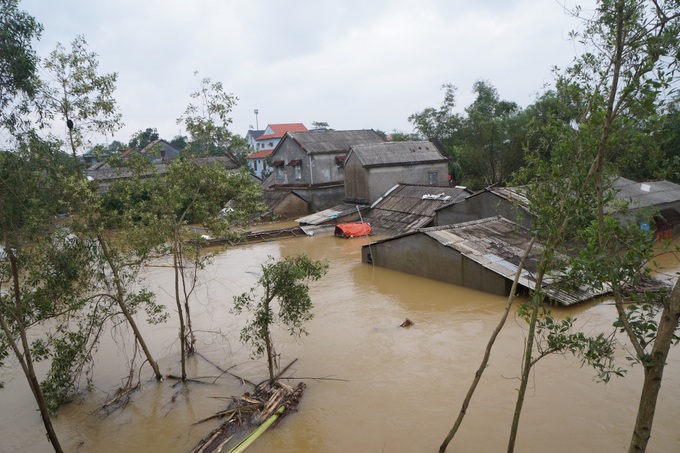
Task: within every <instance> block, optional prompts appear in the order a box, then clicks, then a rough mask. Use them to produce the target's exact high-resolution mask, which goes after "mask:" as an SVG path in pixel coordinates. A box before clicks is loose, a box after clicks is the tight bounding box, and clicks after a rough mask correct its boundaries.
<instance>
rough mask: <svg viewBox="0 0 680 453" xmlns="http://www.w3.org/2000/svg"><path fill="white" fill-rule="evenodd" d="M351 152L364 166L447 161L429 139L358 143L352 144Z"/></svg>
mask: <svg viewBox="0 0 680 453" xmlns="http://www.w3.org/2000/svg"><path fill="white" fill-rule="evenodd" d="M350 153H351V154H354V155H356V157H357V158H358V159H359V162H361V165H363V166H364V167H375V166H383V165H400V164H401V165H407V164H418V163H431V162H446V161H447V159H446V157H444V156H443V155H442V154H441V153H440V152H439V150H438V149H437V147H436V146H434V144H433V143H432V142H429V141H407V142H383V143H370V144H363V145H358V144H357V145H352V149H351V151H350Z"/></svg>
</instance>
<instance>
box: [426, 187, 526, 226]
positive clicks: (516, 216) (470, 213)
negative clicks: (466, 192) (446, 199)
mask: <svg viewBox="0 0 680 453" xmlns="http://www.w3.org/2000/svg"><path fill="white" fill-rule="evenodd" d="M498 215H499V216H502V217H504V218H506V219H509V220H512V221H515V222H517V223H519V224H520V225H522V226H524V227H525V228H531V225H532V223H533V214H531V213H530V212H529V201H528V200H527V199H526V197H525V196H524V194H523V191H522V190H520V189H517V188H514V187H490V188H487V189H484V190H481V191H479V192H476V193H474V194H472V195H470V196H469V197H467V198H465V199H464V200H458V201H455V200H454V201H452V202H451V203H448V204H446V205H444V206H441V207H439V208H438V209H437V211H436V213H435V221H434V224H435V225H440V226H441V225H453V224H456V223H462V222H469V221H471V220H480V219H485V218H488V217H494V216H498Z"/></svg>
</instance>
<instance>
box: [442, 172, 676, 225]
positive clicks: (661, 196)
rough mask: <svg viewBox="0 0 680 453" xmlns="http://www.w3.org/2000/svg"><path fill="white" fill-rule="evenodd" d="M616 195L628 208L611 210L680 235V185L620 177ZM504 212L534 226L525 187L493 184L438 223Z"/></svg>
mask: <svg viewBox="0 0 680 453" xmlns="http://www.w3.org/2000/svg"><path fill="white" fill-rule="evenodd" d="M611 189H612V190H613V191H614V199H615V200H616V201H618V202H625V203H626V204H627V210H626V212H623V213H616V212H614V209H616V203H614V204H612V205H611V206H610V209H609V212H610V213H611V214H614V215H615V216H616V217H618V218H620V219H622V220H624V221H627V222H637V221H638V219H637V216H642V217H643V222H644V223H645V224H648V225H649V226H650V228H653V229H655V230H656V232H657V235H658V236H659V237H660V238H669V237H677V236H678V235H680V185H678V184H674V183H672V182H669V181H647V182H635V181H631V180H630V179H626V178H616V180H614V181H613V183H612V188H611ZM496 215H500V216H503V217H505V218H506V219H510V220H513V221H515V222H517V223H519V224H521V225H522V226H524V227H526V228H531V226H532V224H533V220H534V215H533V214H532V213H531V211H530V209H529V200H528V199H527V198H526V196H525V194H524V190H523V188H521V187H491V188H487V189H484V190H482V191H480V192H477V193H475V194H473V195H471V196H470V197H468V198H466V199H465V200H462V201H459V202H454V203H450V204H447V205H445V206H442V207H440V208H439V209H437V212H436V216H435V225H451V224H455V223H460V222H468V221H471V220H479V219H484V218H487V217H491V216H496Z"/></svg>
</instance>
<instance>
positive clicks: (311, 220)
mask: <svg viewBox="0 0 680 453" xmlns="http://www.w3.org/2000/svg"><path fill="white" fill-rule="evenodd" d="M352 214H357V217H358V212H357V206H356V205H352V204H341V205H337V206H334V207H332V208H329V209H326V210H324V211H319V212H316V213H314V214H310V215H308V216H305V217H301V218H299V219H295V221H296V222H298V223H299V224H300V225H322V224H324V223H327V222H329V221H331V220H336V219H340V218H342V217H345V216H349V215H352Z"/></svg>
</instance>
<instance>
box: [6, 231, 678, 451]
mask: <svg viewBox="0 0 680 453" xmlns="http://www.w3.org/2000/svg"><path fill="white" fill-rule="evenodd" d="M365 242H366V240H365V239H352V240H343V239H337V238H334V237H331V236H318V237H310V238H299V239H287V240H281V241H278V242H267V243H262V244H254V245H249V246H241V247H235V248H230V249H229V250H227V251H226V252H224V253H221V254H220V255H218V256H217V257H216V258H215V259H214V261H213V263H212V265H210V266H209V267H208V268H207V269H206V270H205V271H204V272H203V273H202V274H201V277H200V280H201V286H200V288H199V290H198V293H197V296H198V297H197V299H196V300H194V301H193V308H192V321H193V324H194V328H195V329H196V331H197V335H198V343H197V350H198V351H200V352H201V353H202V354H203V355H205V356H206V357H207V358H209V359H210V360H212V361H213V362H214V363H216V364H218V365H219V366H220V367H222V368H229V367H234V368H232V369H231V371H232V372H234V373H235V374H237V375H240V376H242V377H244V378H247V379H250V380H251V381H255V382H259V381H262V380H264V379H265V378H266V376H267V371H266V363H265V361H264V360H260V361H257V362H254V361H251V360H250V359H249V350H248V349H247V348H245V347H244V346H242V345H241V344H240V343H239V330H240V328H241V327H242V325H243V322H244V319H245V317H244V316H235V315H233V314H231V313H230V311H229V310H230V307H231V305H232V298H233V296H234V295H235V294H239V293H241V292H244V291H247V290H248V289H249V288H250V287H251V286H252V285H253V284H254V282H255V280H256V279H257V276H258V273H259V271H260V268H259V266H260V264H261V263H262V262H263V261H264V260H266V259H267V257H268V256H272V257H274V258H280V257H284V256H288V255H292V254H297V253H306V254H307V255H309V256H310V257H312V258H314V259H327V260H328V262H329V263H330V268H329V271H328V274H327V275H326V276H325V277H324V278H323V279H322V280H320V281H318V282H314V283H312V284H311V297H312V300H313V302H314V305H315V309H314V313H315V318H314V319H313V320H312V321H311V322H310V323H309V324H308V326H307V328H308V331H309V336H307V337H304V338H302V339H299V340H298V339H293V338H290V337H289V336H288V335H287V334H286V333H285V332H283V331H280V330H277V331H275V334H274V335H275V344H276V345H277V351H278V352H279V353H280V354H281V364H282V365H286V364H288V363H289V362H290V361H292V360H293V359H295V358H297V359H298V361H297V362H296V363H295V364H294V365H293V367H292V368H291V373H290V374H292V375H293V376H294V377H296V379H293V380H291V381H290V383H291V385H294V384H296V383H297V382H298V381H299V380H301V379H304V381H305V382H306V383H307V389H306V392H305V394H304V397H303V399H302V402H301V404H300V407H299V411H298V412H297V413H293V414H291V415H289V416H288V417H287V418H285V419H284V420H283V421H282V422H281V423H280V424H278V425H275V426H274V427H273V428H271V429H270V430H269V431H268V432H267V433H265V435H263V436H262V437H261V438H260V439H259V440H258V441H257V442H256V443H255V444H254V445H253V446H252V447H250V448H249V449H248V452H249V453H263V452H290V453H293V452H338V453H340V452H436V451H437V449H438V447H439V445H440V444H441V442H442V440H443V439H444V437H445V436H446V434H447V433H448V431H449V429H450V428H451V426H452V424H453V421H454V420H455V418H456V416H457V414H458V411H459V410H460V405H461V403H462V400H463V398H464V396H465V394H466V392H467V390H468V387H469V385H470V383H471V380H472V378H473V376H474V373H475V371H476V369H477V367H478V366H479V363H480V360H481V357H482V353H483V350H484V347H485V345H486V343H487V341H488V338H489V335H490V334H491V332H492V331H493V329H494V327H495V326H496V324H497V322H498V320H499V318H500V316H501V313H502V311H503V308H504V305H505V298H503V297H497V296H492V295H489V294H485V293H482V292H477V291H472V290H467V289H465V288H461V287H457V286H453V285H448V284H444V283H440V282H437V281H434V280H428V279H424V278H419V277H414V276H410V275H406V274H402V273H398V272H394V271H390V270H386V269H382V268H377V267H372V266H371V265H368V264H362V263H361V259H360V246H361V245H362V244H363V243H365ZM669 265H670V266H677V263H673V262H671V263H670V264H669ZM146 279H147V283H148V285H149V286H150V287H151V288H152V289H153V290H155V291H156V293H157V295H158V297H159V300H161V301H162V302H164V303H166V304H168V306H169V307H172V305H171V304H172V303H173V302H172V298H171V292H172V288H173V286H172V285H173V284H172V269H170V268H167V267H149V268H148V270H147V272H146ZM170 312H171V315H172V316H171V318H170V320H169V321H168V322H167V323H166V324H164V325H161V326H147V325H144V327H143V332H144V334H145V336H146V338H147V341H149V342H150V345H151V347H152V350H153V353H154V354H155V356H156V357H157V358H158V359H159V361H160V365H161V368H162V372H163V373H165V374H179V363H178V353H177V346H178V344H177V328H176V325H177V319H176V314H175V312H174V310H173V309H172V308H170ZM553 313H554V314H555V315H556V316H558V317H564V316H572V317H576V318H578V320H577V322H576V325H577V326H578V327H579V328H580V329H582V330H583V331H585V332H586V333H596V332H600V331H609V329H610V328H611V323H612V321H613V319H614V317H615V310H614V307H613V306H612V305H611V303H610V302H609V301H607V300H606V299H605V300H601V301H598V302H591V303H586V304H581V305H579V306H577V307H572V308H568V309H567V308H559V307H556V308H553ZM405 318H409V319H411V320H412V321H413V322H414V325H413V326H411V327H410V328H400V327H399V325H400V324H401V323H402V322H403V321H404V319H405ZM524 333H525V326H524V324H523V322H522V321H521V320H519V319H517V318H516V317H515V316H514V314H513V315H511V317H510V318H509V319H508V322H507V324H506V327H505V329H504V330H503V332H502V333H501V335H500V336H499V337H498V341H497V343H496V346H495V347H494V349H493V352H492V354H491V360H490V362H489V366H488V368H487V369H486V371H485V374H484V377H483V378H482V381H481V383H480V385H479V386H478V388H477V392H476V394H475V396H474V398H473V400H472V403H471V405H470V407H469V409H468V414H467V416H466V418H465V420H464V422H463V424H462V427H461V429H460V430H459V433H458V435H457V436H456V437H455V438H454V440H453V441H452V443H451V444H450V446H449V450H448V451H452V452H453V451H465V452H497V451H505V449H506V444H507V439H508V434H509V429H510V423H511V420H512V413H513V410H514V404H515V399H516V395H517V393H516V391H515V389H516V388H517V387H518V385H519V383H518V380H517V377H518V375H519V371H520V361H521V358H522V347H523V340H524ZM129 337H130V332H129V331H128V330H127V329H125V328H120V329H118V330H117V331H115V332H112V333H110V334H107V337H106V339H105V341H104V343H103V344H102V346H101V349H100V353H99V356H98V361H97V365H96V374H95V377H94V389H93V391H92V392H89V393H87V392H86V393H83V395H82V397H81V399H80V400H79V401H77V402H74V403H72V404H69V405H67V406H66V407H64V408H63V409H61V410H60V411H59V415H58V417H57V418H56V419H55V424H56V430H57V433H58V434H59V436H60V439H61V441H62V445H64V446H65V449H66V450H67V451H71V452H101V451H106V452H163V453H171V452H186V451H188V450H190V449H191V448H192V447H193V446H194V445H195V444H196V443H197V442H198V441H199V440H200V439H201V438H202V437H203V436H205V435H207V434H208V433H209V432H210V430H211V429H213V428H214V427H216V426H217V424H218V422H215V421H213V422H208V423H203V424H198V425H194V423H195V422H196V421H198V420H200V419H202V418H204V417H208V416H210V415H212V414H213V413H215V412H216V411H218V410H219V409H222V408H224V407H226V405H227V401H226V400H224V399H221V398H225V397H228V396H231V395H240V394H242V393H243V392H244V391H247V390H249V388H248V387H247V386H243V385H242V384H241V382H240V381H238V380H237V379H235V378H233V377H230V376H226V375H222V376H220V372H219V371H218V370H217V369H216V368H215V367H214V366H212V365H211V364H209V363H208V362H206V361H205V360H203V359H202V358H200V357H197V356H194V357H192V358H191V359H190V360H189V363H188V368H187V369H188V374H189V376H191V377H202V378H203V379H202V380H204V381H205V382H212V381H214V384H210V385H201V384H196V383H189V384H186V385H181V384H178V383H176V382H175V381H172V380H166V381H164V382H162V383H160V384H157V383H156V382H155V381H153V380H151V379H150V378H151V373H150V370H149V368H148V366H145V367H144V368H143V378H142V381H141V390H140V391H138V392H137V393H135V394H134V397H133V399H132V401H131V402H130V404H129V405H128V406H127V407H126V408H125V409H124V410H118V411H116V412H114V413H112V414H110V415H109V416H108V417H106V418H102V417H99V416H97V414H95V413H94V411H95V410H96V408H97V407H98V406H99V405H100V404H102V403H103V402H104V401H105V400H106V399H107V395H109V394H112V393H113V391H115V389H116V388H117V386H119V385H120V384H121V382H122V381H123V379H124V378H125V376H126V374H127V371H126V366H127V365H126V363H127V360H128V358H129V356H130V355H131V350H130V348H129V347H128V348H127V349H126V348H123V349H121V347H120V346H118V345H119V344H123V343H124V342H125V341H126V339H127V340H129ZM127 343H129V341H127ZM620 359H621V360H620V361H621V364H622V365H623V366H625V362H626V360H625V354H624V353H623V352H621V353H620ZM137 364H138V366H139V364H141V360H139V359H138V360H137ZM13 365H14V367H9V368H6V369H4V370H2V371H0V378H1V379H2V380H4V381H5V382H6V388H5V389H4V390H0V452H15V451H17V452H26V453H31V452H33V453H42V452H49V451H51V448H50V445H49V444H48V442H47V440H46V438H45V435H44V430H43V427H42V424H41V422H40V417H39V414H38V412H37V411H36V404H35V402H34V401H33V398H32V396H31V394H30V391H29V389H28V386H27V384H25V380H24V377H23V375H22V374H21V372H20V370H19V369H18V368H17V367H16V363H14V364H13ZM43 372H44V370H43ZM593 376H594V371H593V370H592V369H590V368H587V367H583V368H582V367H581V366H580V363H579V362H578V361H577V360H576V359H574V358H573V357H571V356H550V357H547V358H545V359H543V360H542V361H540V362H539V363H538V365H537V366H536V367H535V370H534V372H533V375H532V380H531V383H530V388H529V391H528V394H527V399H526V402H525V404H524V411H523V414H522V419H521V423H520V429H519V436H518V441H517V448H516V451H518V452H546V451H550V452H552V453H559V452H564V453H567V452H568V453H571V452H625V451H627V446H628V443H629V440H630V436H631V430H632V427H633V424H634V421H635V414H636V411H637V405H638V398H639V393H640V389H641V384H642V370H641V368H640V366H635V367H633V368H632V369H630V368H629V369H628V374H627V376H626V377H625V378H613V380H612V381H611V382H610V383H608V384H602V383H596V382H595V381H594V379H593ZM207 377H211V378H207ZM312 378H334V379H339V380H314V379H312ZM679 414H680V348H678V347H675V348H673V349H672V350H671V355H670V358H669V363H668V366H667V368H666V371H665V374H664V379H663V385H662V388H661V394H660V398H659V403H658V407H657V411H656V419H655V422H654V430H653V433H652V439H651V442H650V445H649V449H648V451H649V452H680V418H679V417H678V415H679Z"/></svg>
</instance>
